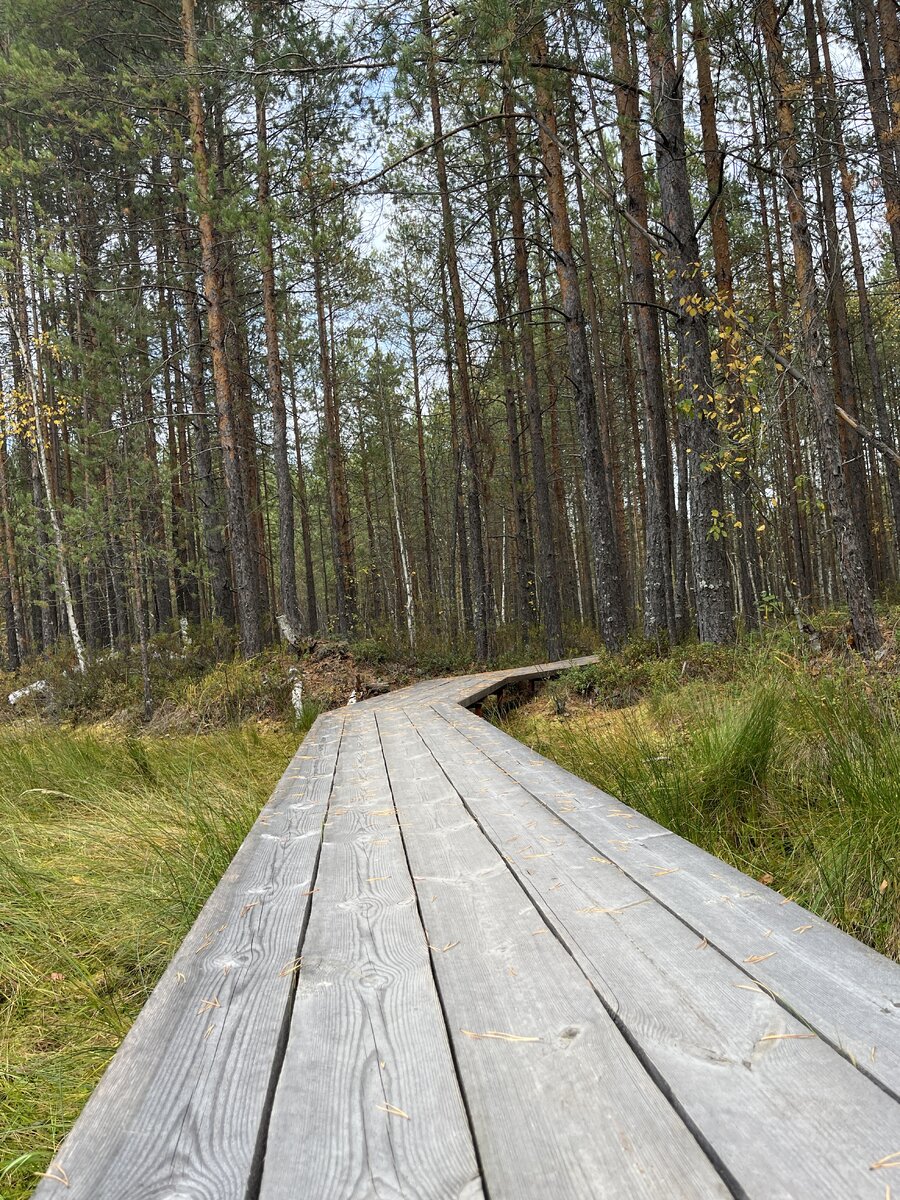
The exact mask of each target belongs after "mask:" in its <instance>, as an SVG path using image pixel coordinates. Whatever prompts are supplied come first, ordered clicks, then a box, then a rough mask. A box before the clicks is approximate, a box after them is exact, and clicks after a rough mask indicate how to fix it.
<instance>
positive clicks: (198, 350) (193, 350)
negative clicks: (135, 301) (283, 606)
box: [172, 167, 235, 625]
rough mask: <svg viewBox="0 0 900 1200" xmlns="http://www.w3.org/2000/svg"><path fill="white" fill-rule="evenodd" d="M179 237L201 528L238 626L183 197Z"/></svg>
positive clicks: (223, 601)
mask: <svg viewBox="0 0 900 1200" xmlns="http://www.w3.org/2000/svg"><path fill="white" fill-rule="evenodd" d="M172 183H173V187H174V188H175V191H176V194H177V192H178V189H179V185H180V171H179V169H178V168H177V167H173V172H172ZM175 233H176V241H177V245H178V260H179V265H180V269H181V285H182V291H183V296H184V321H185V332H186V334H187V342H188V346H187V350H188V382H189V385H190V401H191V424H192V427H193V430H194V438H195V443H196V458H195V463H194V467H195V471H196V476H197V499H198V501H199V505H200V525H201V529H202V531H203V544H204V548H205V550H206V562H207V567H208V569H209V581H210V587H211V589H212V595H213V606H214V609H215V612H216V615H217V616H219V617H220V618H221V619H222V620H223V621H224V622H225V624H226V625H233V624H234V620H235V611H234V593H233V591H232V585H231V573H230V571H229V567H228V550H227V548H226V546H225V538H224V535H223V531H222V516H221V512H220V506H219V497H218V495H217V492H216V481H215V475H214V472H213V451H212V446H211V445H210V436H209V429H208V427H207V420H206V383H205V379H204V370H203V327H202V324H201V321H200V303H199V298H198V296H197V291H196V287H195V281H194V270H193V267H192V265H191V247H190V231H189V228H188V220H187V212H186V211H185V209H184V207H183V205H182V202H181V199H180V197H179V198H178V200H177V203H176V209H175Z"/></svg>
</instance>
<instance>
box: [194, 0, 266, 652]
mask: <svg viewBox="0 0 900 1200" xmlns="http://www.w3.org/2000/svg"><path fill="white" fill-rule="evenodd" d="M181 23H182V29H183V31H184V61H185V66H186V67H187V71H188V112H189V119H190V126H191V141H192V145H193V153H194V179H195V187H196V191H197V203H198V207H199V222H200V250H201V261H202V267H203V290H204V294H205V296H206V304H207V329H208V333H209V349H210V355H211V357H212V366H213V383H214V385H215V394H216V412H217V415H218V423H219V444H220V446H221V450H222V472H223V475H224V478H225V502H226V510H227V513H228V532H229V535H230V542H231V559H232V563H233V565H234V583H235V592H236V602H237V612H238V622H239V628H240V638H241V649H242V650H243V652H244V654H245V655H246V656H247V657H251V656H252V655H254V654H258V653H259V651H260V650H261V649H262V626H261V621H260V611H259V595H258V591H257V578H256V569H255V563H254V562H253V559H252V554H251V544H250V537H249V534H248V524H247V511H246V507H245V502H244V494H243V488H242V482H241V469H240V462H239V460H238V446H237V442H236V440H235V432H234V421H233V407H232V395H231V384H230V380H229V374H228V357H227V353H226V348H225V314H224V308H223V282H222V273H221V268H220V265H219V256H218V247H217V243H216V231H215V228H214V226H213V219H212V213H211V211H210V200H211V197H210V188H209V157H208V154H207V149H206V132H205V118H204V113H203V101H202V98H201V95H200V82H199V77H198V73H197V72H198V60H197V34H196V29H195V26H194V0H181Z"/></svg>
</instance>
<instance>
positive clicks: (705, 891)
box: [36, 659, 900, 1200]
mask: <svg viewBox="0 0 900 1200" xmlns="http://www.w3.org/2000/svg"><path fill="white" fill-rule="evenodd" d="M589 661H591V660H590V659H580V660H568V661H567V662H565V663H560V664H542V665H538V666H535V667H526V668H519V669H517V670H513V671H495V672H484V673H482V674H479V675H472V676H468V677H463V678H457V679H448V680H432V681H427V682H424V683H420V684H416V685H413V686H411V687H409V688H405V689H402V690H400V691H398V692H395V693H391V694H388V695H385V696H380V697H376V698H373V699H371V700H367V701H363V702H361V703H360V704H358V705H356V706H354V707H353V708H348V709H346V710H343V711H342V712H340V713H333V714H328V715H326V716H323V717H320V718H319V719H318V720H317V721H316V722H315V724H314V726H313V728H312V729H311V730H310V733H309V734H308V736H307V738H306V740H305V741H304V742H303V744H302V746H301V747H300V749H299V750H298V752H297V754H296V755H295V756H294V759H293V760H292V762H291V764H290V765H289V767H288V769H287V770H286V771H285V774H284V776H283V777H282V780H281V782H280V783H279V785H278V787H277V788H276V789H275V792H274V793H273V796H272V798H271V799H270V801H269V802H268V804H267V805H266V806H265V808H264V809H263V811H262V813H261V814H260V816H259V818H258V820H257V822H256V823H255V824H254V826H253V829H252V830H251V832H250V834H249V835H248V837H247V839H246V841H245V842H244V844H243V845H242V846H241V848H240V850H239V851H238V854H237V855H236V856H235V858H234V860H233V862H232V864H231V865H230V866H229V868H228V870H227V871H226V873H225V875H224V877H223V879H222V880H221V881H220V883H219V885H218V887H217V888H216V889H215V891H214V892H213V895H212V896H211V897H210V900H209V901H208V902H207V905H206V906H205V907H204V909H203V911H202V913H201V915H200V917H199V918H198V920H197V922H196V924H195V925H194V927H193V928H192V929H191V931H190V933H189V934H188V936H187V938H186V939H185V941H184V943H183V944H182V946H181V947H180V948H179V950H178V951H177V953H176V955H175V957H174V959H173V961H172V963H171V964H170V966H169V968H168V969H167V971H166V972H165V974H164V975H163V977H162V979H161V981H160V983H159V985H158V986H157V988H156V989H155V990H154V992H153V994H152V995H151V997H150V999H149V1000H148V1002H147V1004H146V1005H145V1008H144V1010H143V1012H142V1013H141V1014H140V1016H139V1018H138V1020H137V1021H136V1022H135V1025H134V1027H133V1029H132V1031H131V1032H130V1033H129V1035H128V1037H127V1038H126V1039H125V1041H124V1042H123V1045H122V1047H121V1048H120V1050H119V1051H118V1053H117V1054H116V1055H115V1057H114V1058H113V1060H112V1063H111V1064H110V1067H109V1068H108V1070H107V1072H106V1074H105V1075H104V1077H103V1079H102V1081H101V1083H100V1085H99V1086H98V1087H97V1089H96V1090H95V1093H94V1095H93V1097H92V1098H91V1100H90V1101H89V1102H88V1104H87V1106H86V1108H85V1111H84V1113H83V1114H82V1116H81V1118H80V1119H79V1121H78V1122H77V1123H76V1126H75V1128H74V1130H73V1131H72V1133H71V1134H70V1135H69V1137H68V1138H67V1139H66V1141H65V1142H64V1144H63V1146H62V1148H61V1149H60V1151H59V1153H58V1154H57V1156H56V1157H55V1159H54V1162H53V1164H52V1165H51V1168H50V1170H51V1177H49V1178H44V1179H43V1180H42V1182H41V1183H40V1184H39V1186H38V1189H37V1192H36V1197H37V1198H38V1200H50V1198H51V1197H53V1198H55V1200H58V1198H59V1197H62V1196H65V1197H67V1198H68V1200H293V1197H295V1196H296V1195H297V1194H298V1186H302V1188H303V1194H304V1195H307V1196H309V1197H310V1200H375V1198H376V1197H378V1198H381V1200H385V1198H388V1200H402V1198H406V1197H409V1198H410V1200H478V1198H479V1197H482V1196H483V1195H488V1194H489V1195H490V1200H549V1197H550V1196H551V1195H552V1197H553V1200H588V1198H589V1197H595V1196H596V1197H599V1196H615V1197H618V1196H622V1197H623V1198H624V1197H626V1196H627V1197H628V1198H629V1200H630V1198H631V1197H632V1196H633V1197H636V1198H637V1197H647V1198H648V1200H649V1197H651V1196H652V1197H654V1198H655V1197H662V1196H666V1197H669V1196H682V1197H684V1198H685V1200H711V1198H713V1197H722V1198H723V1200H724V1198H725V1197H728V1196H732V1197H746V1198H748V1200H774V1198H775V1197H779V1198H781V1197H783V1198H784V1200H808V1197H810V1196H812V1195H822V1196H823V1197H825V1196H833V1197H835V1200H838V1198H839V1200H855V1198H856V1197H860V1198H868V1197H871V1198H872V1200H883V1197H884V1195H885V1192H884V1186H885V1181H884V1175H885V1170H884V1169H882V1168H886V1167H888V1166H892V1165H895V1160H896V1159H897V1152H898V1150H900V1105H898V1103H897V1096H898V1094H900V967H898V966H897V965H896V964H893V963H890V962H888V961H887V960H886V959H884V958H882V957H881V956H880V955H877V954H875V952H874V951H871V950H869V949H868V948H866V947H863V946H862V945H861V944H860V943H858V942H856V941H855V940H854V939H852V938H850V937H848V936H847V935H845V934H842V933H841V932H840V931H838V930H836V929H835V928H834V927H833V926H830V925H829V924H828V923H827V922H825V921H822V920H821V919H819V918H816V917H813V916H812V915H811V914H809V913H807V912H806V911H805V910H804V909H802V908H800V906H799V905H796V904H795V903H793V902H791V901H787V900H786V899H784V898H783V897H781V896H779V895H778V893H776V892H773V891H772V890H771V889H769V888H766V887H764V886H763V885H761V884H758V883H757V882H756V881H755V880H752V879H750V878H748V877H747V876H744V875H742V874H741V873H740V872H738V871H735V870H734V869H733V868H731V867H728V866H726V864H724V863H722V862H720V861H719V860H718V859H715V858H713V857H712V856H711V855H708V854H706V852H704V851H702V850H700V849H699V848H698V847H696V846H693V845H691V844H690V843H688V842H684V841H683V840H682V839H681V838H678V837H677V836H676V835H674V834H673V833H671V832H670V831H668V830H666V829H664V828H663V827H662V826H659V825H657V824H655V823H654V822H652V821H650V820H649V819H648V818H646V817H644V816H642V815H641V814H639V813H637V812H635V811H634V810H632V809H629V808H628V807H627V806H625V805H623V804H621V803H620V802H618V801H617V800H615V799H614V798H613V797H611V796H608V795H607V794H605V793H604V792H602V791H600V790H598V789H596V788H594V787H592V786H591V785H590V784H588V783H586V782H585V781H584V780H581V779H578V778H577V777H576V776H573V775H571V774H569V773H568V772H566V771H564V770H563V769H562V768H561V767H559V766H558V765H557V764H555V763H552V762H549V761H548V760H546V759H544V758H542V757H541V756H540V755H537V754H535V753H534V752H533V751H531V750H529V749H528V748H527V747H525V746H523V745H522V744H521V743H519V742H516V741H515V740H514V739H511V738H509V737H508V736H507V735H506V734H504V733H503V732H502V731H501V730H500V729H498V728H496V727H494V726H491V725H489V724H488V723H487V722H485V721H483V720H481V719H480V718H479V716H478V715H476V712H473V711H467V708H468V707H470V706H478V705H480V703H481V701H482V700H484V699H485V698H486V697H487V696H489V695H491V694H492V693H494V692H497V691H498V690H500V689H501V688H503V687H504V686H517V687H519V688H521V687H522V686H523V685H528V684H530V683H533V682H536V681H538V680H540V679H542V678H545V677H547V676H549V675H551V674H554V673H557V672H558V671H560V670H563V669H566V668H568V667H571V666H576V665H580V664H581V663H584V662H589ZM382 822H385V825H384V829H385V830H386V831H387V833H388V834H389V836H388V837H386V838H384V837H382V836H380V835H381V832H382V826H381V823H382ZM376 834H378V835H379V836H375V835H376ZM767 926H768V928H767ZM798 926H799V927H802V928H803V930H804V936H803V937H800V936H799V935H798V933H797V928H798ZM541 934H547V935H549V936H547V937H542V936H541ZM692 943H693V944H692ZM307 949H308V950H309V955H308V956H307V957H308V961H307V970H306V974H305V975H304V967H303V959H304V955H305V954H306V952H307ZM276 967H277V968H279V969H278V970H277V971H276V969H275V968H276ZM223 1001H224V1004H223ZM189 1010H190V1011H189ZM207 1023H208V1026H209V1027H208V1030H207V1031H206V1034H205V1036H204V1034H203V1027H204V1026H205V1025H206V1024H207ZM811 1031H812V1032H811ZM816 1035H818V1036H816ZM407 1043H408V1044H407ZM388 1060H390V1061H388ZM408 1097H412V1098H411V1099H410V1098H408ZM375 1101H381V1103H375ZM370 1110H371V1111H370ZM376 1112H377V1115H376ZM301 1180H302V1181H303V1182H302V1184H301V1183H300V1181H301Z"/></svg>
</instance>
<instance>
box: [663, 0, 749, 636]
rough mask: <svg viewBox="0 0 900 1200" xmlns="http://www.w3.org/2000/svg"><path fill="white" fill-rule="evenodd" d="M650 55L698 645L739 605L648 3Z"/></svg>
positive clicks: (666, 71)
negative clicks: (735, 597) (730, 564)
mask: <svg viewBox="0 0 900 1200" xmlns="http://www.w3.org/2000/svg"><path fill="white" fill-rule="evenodd" d="M645 11H646V21H647V55H648V59H649V64H650V86H651V91H652V94H653V103H654V123H655V129H654V132H655V137H656V166H657V173H658V176H659V190H660V200H661V204H662V221H663V227H664V234H663V236H664V239H665V241H666V242H667V245H668V249H669V255H670V262H671V265H672V268H673V269H674V272H675V275H674V278H673V280H672V295H673V299H674V301H675V305H676V315H675V322H674V323H675V338H676V342H677V344H678V358H679V369H680V374H681V379H680V388H681V400H680V407H682V408H683V409H684V411H685V415H686V416H687V417H688V420H687V422H686V428H687V434H688V438H689V443H690V444H689V446H688V449H689V450H690V452H691V453H690V464H689V468H688V481H689V489H690V508H691V512H690V527H691V558H692V565H693V571H694V588H695V605H696V611H697V626H698V631H699V634H700V640H701V641H704V642H719V643H722V642H730V641H731V640H732V639H733V638H734V602H733V597H732V591H731V574H730V571H729V567H728V559H727V555H726V552H725V546H726V540H725V537H724V533H725V529H724V525H723V522H724V508H725V501H724V493H723V488H722V466H721V462H720V443H719V433H718V428H717V416H716V406H715V397H714V395H713V381H712V361H711V358H710V345H709V329H708V326H707V313H706V290H705V287H704V284H703V278H702V274H701V268H700V249H699V246H698V244H697V233H696V224H695V221H694V209H693V204H692V202H691V190H690V178H689V176H688V169H687V157H686V147H685V136H684V113H683V109H682V74H681V72H680V71H678V70H677V68H676V64H675V56H674V52H673V47H672V24H671V20H672V18H671V9H670V2H669V0H647V3H646V8H645Z"/></svg>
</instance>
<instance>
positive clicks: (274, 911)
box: [35, 714, 343, 1200]
mask: <svg viewBox="0 0 900 1200" xmlns="http://www.w3.org/2000/svg"><path fill="white" fill-rule="evenodd" d="M342 725H343V716H342V715H340V714H337V715H330V716H327V717H320V718H319V720H318V721H317V722H316V724H315V725H314V726H313V728H312V730H311V731H310V733H309V735H308V736H307V738H306V740H305V741H304V743H303V745H302V746H301V747H300V749H299V750H298V752H297V754H296V756H295V757H294V759H293V761H292V762H291V764H290V766H289V767H288V769H287V771H286V772H285V774H284V776H283V778H282V781H281V783H280V784H279V786H278V788H277V789H276V791H275V793H274V795H273V796H272V799H271V800H270V801H269V803H268V804H267V805H266V807H265V808H264V809H263V811H262V813H261V814H260V816H259V819H258V820H257V821H256V823H255V825H254V826H253V828H252V830H251V831H250V833H249V834H248V836H247V838H246V840H245V841H244V843H243V845H242V846H241V848H240V850H239V851H238V853H237V855H236V856H235V858H234V860H233V861H232V863H231V865H230V867H229V868H228V870H227V871H226V873H225V875H224V877H223V878H222V880H221V882H220V883H219V885H218V887H217V888H216V889H215V891H214V892H213V894H212V896H211V897H210V899H209V900H208V901H207V903H206V905H205V906H204V908H203V911H202V912H201V914H200V916H199V918H198V920H197V922H196V924H195V925H194V926H193V928H192V929H191V931H190V933H189V934H188V936H187V938H186V939H185V941H184V942H183V943H182V945H181V947H180V948H179V950H178V952H177V953H176V955H175V957H174V959H173V960H172V962H171V964H170V965H169V967H168V969H167V970H166V972H165V974H164V975H163V977H162V979H161V980H160V982H159V984H158V985H157V987H156V989H155V990H154V992H153V993H152V995H151V996H150V998H149V1000H148V1001H147V1004H146V1005H145V1006H144V1008H143V1010H142V1011H141V1013H140V1015H139V1017H138V1019H137V1020H136V1022H135V1024H134V1026H133V1027H132V1029H131V1031H130V1032H129V1034H128V1036H127V1037H126V1039H125V1041H124V1042H123V1043H122V1046H121V1048H120V1049H119V1051H118V1052H117V1054H116V1055H115V1057H114V1058H113V1060H112V1062H111V1064H110V1066H109V1068H108V1069H107V1071H106V1073H105V1074H104V1076H103V1078H102V1080H101V1081H100V1083H99V1085H98V1086H97V1089H96V1090H95V1092H94V1093H93V1095H92V1096H91V1098H90V1100H89V1101H88V1103H87V1105H86V1107H85V1110H84V1112H83V1114H82V1115H81V1117H80V1118H79V1120H78V1122H77V1124H76V1125H75V1128H74V1129H73V1130H72V1132H71V1133H70V1134H69V1136H68V1137H67V1138H66V1140H65V1142H64V1143H63V1145H62V1147H61V1148H60V1150H59V1152H58V1153H57V1155H56V1156H55V1158H54V1160H53V1163H52V1166H51V1168H50V1175H52V1178H50V1177H48V1178H45V1179H44V1180H43V1181H42V1183H41V1185H40V1186H39V1187H38V1189H37V1192H36V1193H35V1195H36V1197H37V1198H38V1200H49V1198H50V1197H51V1196H52V1197H54V1198H55V1200H59V1197H62V1196H65V1197H66V1200H163V1198H165V1200H174V1198H175V1197H177V1198H178V1200H245V1197H246V1196H247V1193H248V1188H249V1186H250V1184H251V1181H252V1180H253V1178H254V1176H255V1174H256V1173H257V1171H258V1166H259V1163H258V1161H257V1155H258V1151H259V1148H260V1137H261V1126H262V1123H263V1121H264V1118H265V1115H266V1109H267V1105H268V1102H269V1089H270V1079H271V1074H272V1070H273V1064H274V1063H275V1062H276V1061H277V1059H278V1057H279V1055H280V1052H281V1043H282V1039H283V1035H284V1033H285V1027H286V1016H287V1013H288V1011H289V1007H290V1002H291V996H292V991H293V986H294V984H293V978H294V977H293V975H292V974H291V972H290V970H287V971H286V970H285V968H286V967H287V966H289V964H290V963H291V962H292V961H293V960H294V959H295V958H296V956H297V955H298V953H299V943H300V938H301V934H302V930H303V927H304V922H305V916H306V912H307V910H308V908H309V896H308V895H307V893H309V891H310V889H311V888H312V886H313V878H314V875H315V870H316V863H317V860H318V855H319V845H320V840H321V831H322V822H323V820H324V816H325V811H326V807H327V803H328V798H329V795H330V792H331V784H332V777H333V774H334V766H335V762H336V760H337V751H338V745H339V742H340V737H341V730H342Z"/></svg>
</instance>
